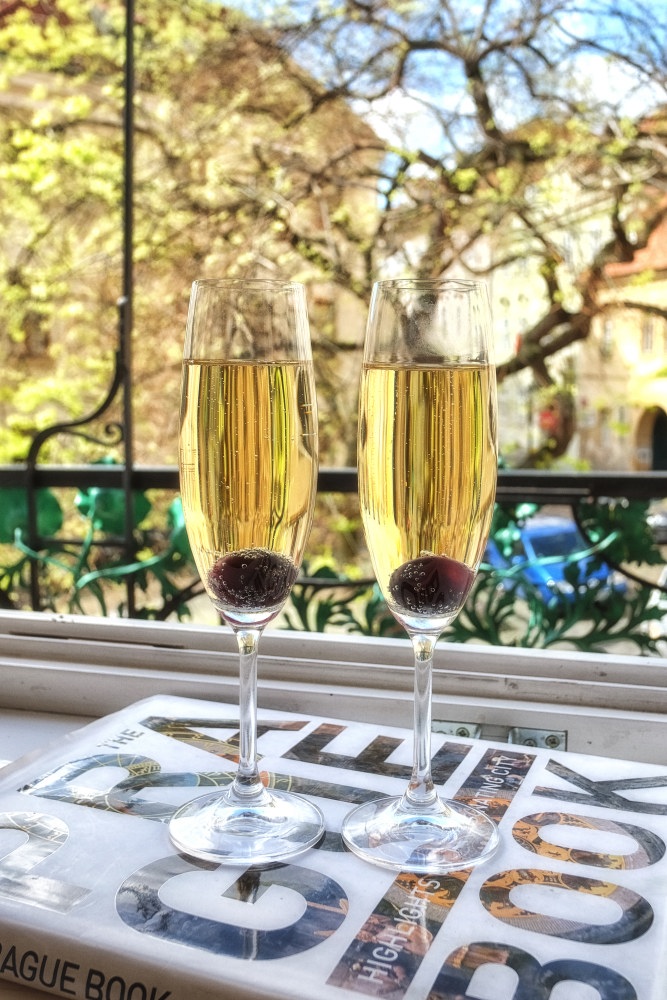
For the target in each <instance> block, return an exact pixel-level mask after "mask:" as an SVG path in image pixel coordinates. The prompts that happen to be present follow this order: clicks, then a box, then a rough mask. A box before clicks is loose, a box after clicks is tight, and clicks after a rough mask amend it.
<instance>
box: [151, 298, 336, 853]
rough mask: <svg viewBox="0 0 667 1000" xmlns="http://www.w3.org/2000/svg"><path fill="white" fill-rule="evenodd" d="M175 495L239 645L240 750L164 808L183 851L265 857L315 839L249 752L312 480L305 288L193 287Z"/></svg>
mask: <svg viewBox="0 0 667 1000" xmlns="http://www.w3.org/2000/svg"><path fill="white" fill-rule="evenodd" d="M179 462H180V474H181V493H182V499H183V509H184V513H185V521H186V526H187V531H188V537H189V539H190V544H191V547H192V551H193V554H194V556H195V560H196V562H197V568H198V570H199V573H200V576H201V578H202V581H203V582H204V586H205V587H206V591H207V594H208V596H209V598H210V599H211V601H212V602H213V604H214V606H215V608H216V609H217V610H218V612H219V613H220V615H221V616H222V618H223V619H224V621H225V622H226V623H227V624H228V625H230V626H231V628H232V629H233V630H234V632H235V634H236V639H237V642H238V647H239V653H240V686H239V691H240V709H239V711H240V721H239V730H240V732H239V740H240V743H239V764H238V770H237V773H236V776H235V778H234V781H233V783H232V784H231V786H229V787H228V788H227V789H225V790H224V791H223V792H214V793H211V794H207V795H204V796H201V797H200V798H197V799H195V800H193V801H192V802H190V803H188V804H186V805H185V806H182V807H181V809H179V810H178V811H177V812H176V813H175V814H174V816H173V817H172V820H171V823H170V827H169V832H170V835H171V838H172V840H173V841H174V843H175V844H176V846H177V847H178V848H179V850H181V851H183V852H184V853H186V854H191V855H194V856H195V857H199V858H205V859H207V860H212V861H217V862H221V863H226V864H238V865H241V864H244V865H245V864H252V863H255V864H266V863H270V862H274V861H280V860H281V859H283V858H287V857H291V856H292V855H295V854H298V853H300V852H301V851H304V850H306V849H307V848H308V847H310V846H312V845H313V844H314V843H316V842H317V840H319V838H320V837H321V835H322V833H323V830H324V821H323V817H322V814H321V812H320V811H319V809H318V808H317V807H316V806H314V805H313V804H312V803H311V802H309V801H308V800H307V799H304V798H301V797H300V796H297V795H293V794H291V793H290V792H287V791H284V790H279V789H269V788H265V787H264V785H263V783H262V781H261V778H260V774H259V768H258V762H257V753H256V742H257V738H256V732H257V725H256V715H257V645H258V642H259V637H260V634H261V632H262V630H263V629H264V628H265V626H266V625H267V624H268V623H269V622H271V621H273V619H274V618H275V617H276V615H277V614H278V613H279V612H280V611H281V609H282V607H283V605H284V604H285V601H286V600H287V597H288V595H289V592H290V589H291V587H292V584H293V583H294V581H295V580H296V577H297V572H298V568H299V566H300V564H301V560H302V558H303V552H304V548H305V544H306V540H307V538H308V533H309V531H310V525H311V521H312V516H313V506H314V501H315V493H316V485H317V416H316V404H315V385H314V376H313V365H312V358H311V349H310V335H309V329H308V314H307V310H306V298H305V289H304V287H303V285H300V284H297V283H295V282H280V281H268V280H261V279H258V280H248V281H246V280H233V279H229V280H227V279H212V280H208V281H206V280H205V281H196V282H195V283H194V285H193V287H192V295H191V298H190V310H189V313H188V324H187V332H186V341H185V351H184V363H183V386H182V400H181V431H180V446H179Z"/></svg>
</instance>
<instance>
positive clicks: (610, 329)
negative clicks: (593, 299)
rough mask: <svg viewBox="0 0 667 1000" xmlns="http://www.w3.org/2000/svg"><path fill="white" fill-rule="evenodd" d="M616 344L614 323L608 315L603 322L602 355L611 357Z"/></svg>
mask: <svg viewBox="0 0 667 1000" xmlns="http://www.w3.org/2000/svg"><path fill="white" fill-rule="evenodd" d="M613 346H614V324H613V323H612V321H611V319H609V317H607V319H605V321H604V323H603V324H602V336H601V338H600V357H602V358H610V357H611V352H612V349H613Z"/></svg>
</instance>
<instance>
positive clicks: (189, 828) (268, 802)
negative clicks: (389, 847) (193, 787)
mask: <svg viewBox="0 0 667 1000" xmlns="http://www.w3.org/2000/svg"><path fill="white" fill-rule="evenodd" d="M323 833H324V817H323V816H322V813H321V812H320V810H319V809H318V808H317V806H314V805H313V804H312V803H311V802H308V801H307V799H303V798H301V796H299V795H294V794H292V793H289V792H282V791H277V790H274V789H272V790H271V792H266V793H265V794H264V795H263V796H262V797H261V799H260V800H259V801H254V800H249V801H247V802H243V801H239V800H238V799H235V798H234V797H233V796H232V795H230V793H229V792H222V793H220V792H215V793H212V794H210V795H203V796H201V797H200V798H198V799H194V800H193V801H192V802H188V803H186V805H184V806H182V807H181V808H180V809H179V810H178V811H177V812H175V813H174V815H173V816H172V818H171V821H170V823H169V835H170V837H171V839H172V841H173V843H174V844H175V845H176V847H177V848H178V850H179V851H181V852H182V853H183V854H188V855H190V856H192V857H195V858H203V859H204V860H206V861H217V862H218V863H219V864H227V865H249V864H255V865H262V864H270V863H272V862H277V861H283V860H285V859H287V858H291V857H294V855H296V854H302V853H303V852H304V851H307V850H308V848H309V847H312V846H313V845H314V844H316V843H317V842H318V840H320V838H321V837H322V834H323Z"/></svg>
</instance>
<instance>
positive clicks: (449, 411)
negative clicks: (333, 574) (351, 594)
mask: <svg viewBox="0 0 667 1000" xmlns="http://www.w3.org/2000/svg"><path fill="white" fill-rule="evenodd" d="M494 386H495V373H494V370H493V368H492V367H491V366H490V365H486V364H472V363H470V364H468V363H465V364H463V363H462V364H455V365H451V366H447V367H428V366H423V367H422V366H418V365H417V366H389V365H373V364H366V365H364V370H363V373H362V381H361V403H360V432H359V443H360V454H359V495H360V502H361V511H362V516H363V520H364V528H365V532H366V539H367V542H368V547H369V550H370V554H371V558H372V560H373V566H374V570H375V574H376V577H377V580H378V583H379V584H380V587H381V589H382V592H383V594H384V596H385V599H386V600H387V602H388V604H389V606H390V608H391V609H392V611H393V612H394V613H395V614H396V615H397V616H398V617H399V619H400V620H401V621H402V622H403V624H404V625H406V626H408V627H411V626H415V627H417V628H419V629H421V630H424V629H425V628H428V629H432V630H434V631H438V630H441V629H442V628H444V627H445V625H447V624H449V622H451V621H452V620H453V619H454V618H455V617H456V615H457V614H458V612H459V610H460V609H461V606H462V604H463V603H464V601H465V598H466V596H467V594H468V591H469V589H470V586H471V585H472V582H473V579H474V574H475V571H476V569H477V566H478V564H479V561H480V559H481V557H482V554H483V551H484V546H485V544H486V538H487V535H488V530H489V524H490V520H491V516H492V514H493V504H494V497H495V486H496V475H497V454H496V445H495V392H494Z"/></svg>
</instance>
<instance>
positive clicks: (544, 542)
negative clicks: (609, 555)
mask: <svg viewBox="0 0 667 1000" xmlns="http://www.w3.org/2000/svg"><path fill="white" fill-rule="evenodd" d="M588 549H590V546H589V544H588V543H587V542H586V540H585V539H584V538H583V537H582V535H581V533H580V531H579V529H578V528H577V526H576V524H575V523H574V521H572V520H570V519H568V518H566V517H546V516H545V517H535V518H531V519H530V520H529V521H526V522H525V524H524V525H523V527H522V528H520V529H519V537H518V538H517V539H515V541H514V543H513V546H512V554H511V556H510V557H509V558H507V557H506V556H505V555H504V554H503V553H502V552H501V550H500V548H499V546H498V545H497V544H496V542H494V541H490V542H489V544H488V546H487V549H486V553H485V558H484V562H486V564H487V565H489V566H491V567H492V569H496V570H499V571H501V586H503V587H504V588H505V589H507V590H514V589H515V588H516V589H517V592H518V593H521V592H522V590H523V591H525V587H522V586H521V585H522V583H524V584H525V583H527V584H530V585H531V587H534V588H536V589H537V590H538V591H539V593H540V595H541V597H542V598H543V599H544V600H545V601H549V600H551V598H553V597H561V598H565V599H566V600H569V601H574V600H575V598H576V595H577V593H578V592H579V591H580V590H581V589H582V588H583V589H585V588H587V587H588V588H596V589H597V590H598V593H599V596H600V598H602V599H604V598H606V597H608V596H609V595H610V594H611V593H612V592H614V593H618V594H622V593H624V592H625V591H626V589H627V585H626V583H625V581H624V580H623V578H622V576H621V575H620V574H618V573H616V572H615V571H614V570H612V569H611V567H610V566H608V565H607V564H606V563H604V562H600V561H599V560H598V559H595V558H594V557H592V556H582V557H581V558H578V555H579V553H583V552H585V551H587V550H588ZM573 565H574V566H576V567H578V570H579V577H578V579H579V583H578V584H577V583H573V582H572V581H573V579H576V574H575V577H573V576H572V572H573V571H572V568H571V567H572V566H573ZM508 571H509V572H508ZM568 577H569V578H568Z"/></svg>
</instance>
